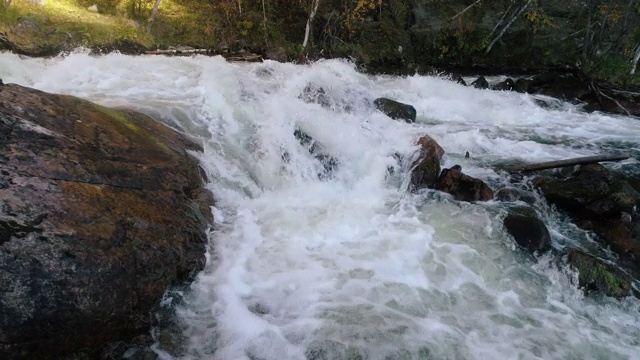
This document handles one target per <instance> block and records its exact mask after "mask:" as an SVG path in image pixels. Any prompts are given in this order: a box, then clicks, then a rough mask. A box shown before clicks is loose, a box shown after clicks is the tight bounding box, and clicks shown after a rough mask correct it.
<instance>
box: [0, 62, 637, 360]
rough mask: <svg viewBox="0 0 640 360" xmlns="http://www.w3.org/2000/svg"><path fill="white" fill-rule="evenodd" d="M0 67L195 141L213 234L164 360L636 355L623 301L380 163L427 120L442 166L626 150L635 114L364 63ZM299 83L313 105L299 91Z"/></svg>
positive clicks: (474, 209)
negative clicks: (405, 117)
mask: <svg viewBox="0 0 640 360" xmlns="http://www.w3.org/2000/svg"><path fill="white" fill-rule="evenodd" d="M0 65H1V66H0V77H1V78H3V80H4V81H5V82H17V83H21V84H25V85H30V86H35V87H37V88H39V89H42V90H45V91H52V92H60V93H67V94H74V95H78V96H82V97H85V98H89V99H93V100H96V101H98V102H101V103H103V104H107V105H127V106H130V107H134V108H137V109H140V110H142V111H145V112H148V113H151V114H153V115H155V116H159V117H162V118H163V119H164V120H165V121H167V122H168V123H170V124H174V125H175V126H176V127H179V128H181V129H183V130H185V131H189V132H191V133H193V134H195V135H197V136H201V137H203V139H204V141H205V151H204V154H202V155H201V158H202V163H203V165H204V166H205V169H206V171H207V173H208V174H209V176H210V179H211V180H212V182H211V184H209V187H210V188H211V189H212V190H213V191H214V194H215V195H216V198H217V201H218V203H217V204H216V207H215V209H214V214H216V217H217V228H216V230H215V231H214V232H213V234H212V237H211V245H212V249H213V253H212V254H211V256H210V257H209V259H210V261H209V263H208V265H207V269H206V270H205V271H204V272H202V273H201V274H200V275H199V277H198V279H197V281H196V282H195V283H194V284H193V286H192V291H191V292H190V293H189V294H188V295H187V297H186V305H185V306H184V307H181V308H179V309H178V310H177V311H178V314H179V316H180V317H181V319H182V321H183V325H184V334H183V335H184V336H185V338H186V343H185V344H184V347H185V352H184V353H182V354H179V357H180V358H185V359H209V358H214V359H243V358H251V359H258V358H259V359H303V358H305V357H311V358H313V356H316V357H317V358H322V356H324V358H349V356H352V357H351V358H357V357H353V356H356V355H355V354H361V355H363V356H364V357H365V358H368V359H382V358H437V359H440V358H451V359H498V358H504V359H515V358H522V359H534V358H580V359H582V358H585V359H586V358H607V359H631V358H637V357H638V347H639V346H640V342H639V340H638V339H640V315H639V312H638V310H639V306H638V304H637V302H633V301H631V300H622V301H617V300H612V299H605V300H594V299H591V298H585V297H583V296H582V295H581V292H580V291H579V290H578V289H576V288H575V286H574V285H572V283H571V277H572V276H573V275H572V274H569V273H566V272H565V271H564V270H561V269H558V268H557V267H556V266H555V265H553V262H552V261H551V260H548V259H547V260H543V261H541V262H535V261H534V260H532V259H531V258H529V257H527V256H526V255H523V254H522V253H521V252H520V251H519V250H517V249H516V248H515V247H514V246H513V245H512V243H511V241H510V240H509V239H508V237H507V235H506V234H505V233H504V231H503V229H502V227H501V225H500V219H501V218H500V215H497V214H496V212H495V211H494V210H492V209H490V208H484V207H481V206H478V205H471V204H459V203H453V202H450V201H447V200H437V197H436V198H432V197H430V196H429V194H426V195H424V196H417V195H412V194H407V193H405V191H404V189H403V188H402V187H400V186H399V184H400V182H401V181H400V180H401V179H397V178H396V179H395V180H394V176H395V177H399V176H400V175H398V174H397V172H396V174H395V175H393V176H389V175H387V172H386V171H387V166H389V165H393V164H394V161H395V160H394V159H393V156H392V154H393V153H394V152H399V153H403V154H410V153H411V152H412V151H414V150H415V146H414V145H413V144H415V140H416V139H417V138H418V137H420V136H421V135H423V134H430V135H431V136H433V137H434V138H435V139H436V140H437V141H439V142H440V144H441V145H442V146H443V147H444V149H445V150H446V151H447V155H446V157H445V162H446V164H447V165H453V164H454V163H460V164H461V165H462V166H463V168H464V170H465V172H468V173H469V174H471V175H475V176H479V177H481V178H484V179H493V180H496V179H498V175H497V174H496V173H495V172H494V171H493V170H492V169H491V168H490V167H489V166H487V163H491V162H496V161H500V160H525V161H529V162H533V161H546V160H551V159H557V158H566V157H571V156H581V155H593V154H597V153H599V152H601V149H602V148H603V147H605V148H606V149H607V150H608V149H611V148H612V147H613V148H614V149H615V148H616V146H618V147H620V149H623V148H624V147H625V146H637V145H633V144H636V141H637V140H636V139H637V137H638V135H639V134H640V122H638V121H637V120H634V119H630V118H626V117H621V116H609V115H602V114H585V113H581V112H579V111H578V110H577V108H576V107H575V106H568V105H567V106H563V107H561V108H560V109H556V110H545V109H542V108H540V107H538V106H537V105H536V104H535V102H534V99H533V98H532V97H530V96H529V95H524V94H517V93H509V92H493V91H487V90H485V91H482V90H476V89H473V88H471V87H463V86H461V85H458V84H455V83H453V82H450V81H445V80H443V79H440V78H435V77H423V76H411V77H387V76H376V77H370V76H365V75H362V74H360V73H358V72H357V71H355V69H354V66H353V65H351V64H349V63H347V62H344V61H338V60H331V61H320V62H318V63H316V64H313V65H306V66H295V65H291V64H279V63H275V62H271V61H267V62H265V63H262V64H228V63H226V62H225V61H224V59H222V58H219V57H218V58H208V57H201V56H196V57H192V58H166V57H153V56H141V57H129V56H124V55H116V54H112V55H107V56H102V57H92V56H89V55H87V54H86V53H79V54H72V55H69V56H67V57H65V58H59V59H50V60H30V59H19V58H18V57H16V56H14V55H9V54H0ZM308 84H313V85H314V86H316V87H322V88H323V89H324V91H325V94H326V96H327V97H328V99H329V103H330V108H325V107H323V106H321V105H320V104H315V103H305V102H304V101H302V100H301V99H300V98H299V95H300V94H301V93H302V92H303V90H304V89H305V87H306V86H307V85H308ZM380 96H386V97H391V98H395V99H397V100H400V101H405V102H408V103H411V104H413V105H414V106H415V107H416V109H417V112H418V123H417V124H415V125H409V124H405V123H402V122H396V121H392V120H390V119H388V118H387V117H386V116H384V115H382V114H381V113H379V112H377V111H375V110H374V109H373V108H372V107H371V101H372V100H373V99H375V98H376V97H380ZM296 128H300V129H302V130H304V131H305V132H306V133H308V134H309V135H311V136H312V137H313V138H314V139H315V140H317V141H318V142H320V143H321V144H322V145H323V148H324V151H326V152H327V153H330V154H332V155H333V156H335V157H336V158H337V160H338V162H339V167H338V168H337V169H336V170H335V173H334V174H333V177H332V178H331V179H329V180H324V181H321V180H319V179H318V177H317V174H318V172H320V171H322V170H323V168H322V165H321V164H320V163H319V162H318V161H317V160H316V159H314V157H313V156H312V155H311V154H309V153H308V151H307V150H306V149H305V148H303V147H302V146H300V144H299V143H298V141H297V140H296V139H295V138H294V136H293V132H294V130H295V129H296ZM629 144H632V145H629ZM466 151H469V152H470V153H471V155H472V157H471V159H468V160H465V159H464V158H463V157H464V153H465V152H466ZM285 153H286V154H287V155H286V157H288V159H289V160H288V162H287V161H284V160H283V154H285ZM496 181H497V180H496ZM554 227H555V229H556V230H555V231H559V232H562V231H564V230H563V229H562V224H560V223H558V224H554ZM564 236H569V235H567V233H565V234H564ZM156 347H157V346H156ZM158 353H160V354H162V357H163V358H167V357H168V356H170V355H169V354H167V353H165V352H162V351H161V350H158ZM173 355H176V354H173Z"/></svg>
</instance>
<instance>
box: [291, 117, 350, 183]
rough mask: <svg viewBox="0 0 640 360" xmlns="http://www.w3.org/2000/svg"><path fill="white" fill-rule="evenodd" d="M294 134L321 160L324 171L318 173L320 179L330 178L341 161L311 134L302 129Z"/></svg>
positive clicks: (301, 143)
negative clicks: (326, 150)
mask: <svg viewBox="0 0 640 360" xmlns="http://www.w3.org/2000/svg"><path fill="white" fill-rule="evenodd" d="M293 136H295V138H296V139H298V141H299V142H300V145H302V146H303V147H305V148H306V149H307V151H309V154H311V155H313V157H314V158H315V159H316V160H318V161H319V162H320V164H321V165H322V167H323V171H321V172H320V173H318V178H319V179H321V180H322V179H328V178H330V177H331V174H332V173H333V172H334V171H335V170H336V169H337V168H338V166H339V165H340V162H339V161H338V159H337V158H336V157H334V156H331V155H330V154H327V153H326V152H325V151H324V149H323V148H322V145H321V144H320V143H318V142H317V141H315V140H314V139H313V138H312V137H311V136H309V135H308V134H307V133H305V132H304V131H302V130H300V129H296V130H295V131H294V132H293ZM288 157H289V154H286V156H285V155H283V159H284V158H288Z"/></svg>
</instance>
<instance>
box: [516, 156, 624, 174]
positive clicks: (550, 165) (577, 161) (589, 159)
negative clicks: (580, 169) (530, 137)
mask: <svg viewBox="0 0 640 360" xmlns="http://www.w3.org/2000/svg"><path fill="white" fill-rule="evenodd" d="M628 158H629V156H627V155H596V156H586V157H579V158H573V159H564V160H557V161H548V162H543V163H537V164H529V165H519V166H511V167H509V168H507V169H506V170H507V171H509V172H517V171H522V172H526V171H537V170H546V169H555V168H561V167H567V166H574V165H585V164H595V163H599V162H601V161H621V160H626V159H628Z"/></svg>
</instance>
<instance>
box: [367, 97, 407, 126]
mask: <svg viewBox="0 0 640 360" xmlns="http://www.w3.org/2000/svg"><path fill="white" fill-rule="evenodd" d="M373 104H374V105H375V107H376V109H378V110H380V111H381V112H383V113H384V114H385V115H387V116H388V117H390V118H392V119H394V120H404V121H406V122H408V123H414V122H416V114H417V113H416V108H414V107H413V106H411V105H409V104H403V103H401V102H398V101H395V100H391V99H387V98H377V99H375V100H374V101H373Z"/></svg>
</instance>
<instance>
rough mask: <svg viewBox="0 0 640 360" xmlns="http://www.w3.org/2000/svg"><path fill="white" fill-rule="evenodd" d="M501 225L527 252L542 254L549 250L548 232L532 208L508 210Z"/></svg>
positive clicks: (549, 237) (518, 207)
mask: <svg viewBox="0 0 640 360" xmlns="http://www.w3.org/2000/svg"><path fill="white" fill-rule="evenodd" d="M503 224H504V227H505V228H506V229H507V231H508V232H509V234H511V236H513V239H514V240H515V241H516V243H517V244H518V245H519V246H520V247H522V248H523V249H525V250H526V251H527V252H530V253H535V252H543V251H546V250H549V249H550V248H551V235H550V234H549V230H548V229H547V227H546V226H545V224H544V223H543V222H542V220H540V219H539V218H538V215H537V214H536V211H535V210H534V209H533V208H531V207H529V206H515V207H512V208H510V209H509V214H508V215H507V217H505V218H504V221H503Z"/></svg>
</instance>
